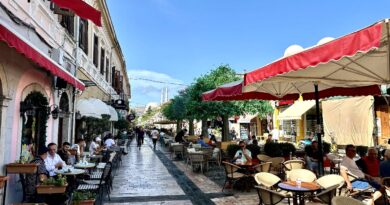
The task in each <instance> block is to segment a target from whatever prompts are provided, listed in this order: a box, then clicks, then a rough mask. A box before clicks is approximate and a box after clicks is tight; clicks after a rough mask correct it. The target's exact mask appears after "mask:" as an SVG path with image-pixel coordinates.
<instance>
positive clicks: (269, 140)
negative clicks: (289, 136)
mask: <svg viewBox="0 0 390 205" xmlns="http://www.w3.org/2000/svg"><path fill="white" fill-rule="evenodd" d="M269 142H272V134H269V135H268V138H267V139H266V140H265V143H269Z"/></svg>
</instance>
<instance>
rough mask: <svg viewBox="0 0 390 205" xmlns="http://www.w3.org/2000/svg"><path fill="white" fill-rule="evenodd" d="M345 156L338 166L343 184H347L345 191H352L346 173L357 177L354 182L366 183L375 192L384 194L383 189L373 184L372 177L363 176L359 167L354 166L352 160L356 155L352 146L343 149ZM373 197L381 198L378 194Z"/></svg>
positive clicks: (375, 183)
mask: <svg viewBox="0 0 390 205" xmlns="http://www.w3.org/2000/svg"><path fill="white" fill-rule="evenodd" d="M345 153H346V156H345V157H344V158H343V160H342V161H341V164H340V174H341V176H342V177H343V178H344V180H345V182H346V183H347V189H348V190H352V189H353V186H352V182H351V181H350V179H349V177H348V173H350V174H352V175H354V176H356V177H357V179H356V180H355V181H360V182H367V183H368V184H369V185H371V186H372V187H373V188H374V189H375V190H377V191H378V190H379V191H380V192H384V190H385V188H384V187H383V186H382V185H380V184H378V183H377V182H375V181H374V180H373V178H372V176H370V175H368V174H364V173H363V172H362V171H361V170H360V169H359V167H358V166H357V165H356V163H355V161H354V160H353V158H354V157H355V155H356V148H355V146H354V145H352V144H349V145H347V146H346V148H345ZM374 196H381V194H380V193H378V192H376V193H374ZM375 199H376V198H373V199H372V200H373V201H375Z"/></svg>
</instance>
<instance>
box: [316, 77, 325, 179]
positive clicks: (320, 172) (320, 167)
mask: <svg viewBox="0 0 390 205" xmlns="http://www.w3.org/2000/svg"><path fill="white" fill-rule="evenodd" d="M314 96H315V100H316V116H317V127H316V133H317V141H318V155H319V156H318V175H319V176H323V175H324V166H323V164H324V163H323V159H324V157H323V154H322V139H321V116H320V101H319V96H318V84H317V83H315V84H314Z"/></svg>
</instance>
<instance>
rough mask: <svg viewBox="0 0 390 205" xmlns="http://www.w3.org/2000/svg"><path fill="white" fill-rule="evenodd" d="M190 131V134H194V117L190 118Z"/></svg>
mask: <svg viewBox="0 0 390 205" xmlns="http://www.w3.org/2000/svg"><path fill="white" fill-rule="evenodd" d="M188 133H189V135H194V119H189V120H188Z"/></svg>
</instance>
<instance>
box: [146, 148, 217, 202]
mask: <svg viewBox="0 0 390 205" xmlns="http://www.w3.org/2000/svg"><path fill="white" fill-rule="evenodd" d="M150 146H151V145H150ZM154 152H155V153H156V155H157V157H158V158H159V159H160V160H161V162H162V163H163V164H164V165H165V167H166V168H167V170H168V172H169V173H170V174H171V175H172V176H173V177H174V178H175V180H176V182H177V183H178V184H179V186H180V187H181V188H182V189H183V191H184V193H185V194H186V195H187V196H188V198H189V199H190V200H191V202H192V203H193V204H194V205H197V204H199V205H207V204H214V202H213V201H211V199H210V198H209V197H208V195H207V194H205V193H203V192H202V190H200V189H199V188H198V187H197V186H196V185H195V183H193V182H192V181H191V180H190V179H189V178H188V177H187V176H186V175H185V173H184V172H182V171H181V170H179V169H178V168H177V167H176V165H175V164H174V163H173V162H172V161H171V160H170V159H168V158H167V157H166V156H165V154H164V153H163V152H161V151H160V150H155V151H154Z"/></svg>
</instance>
